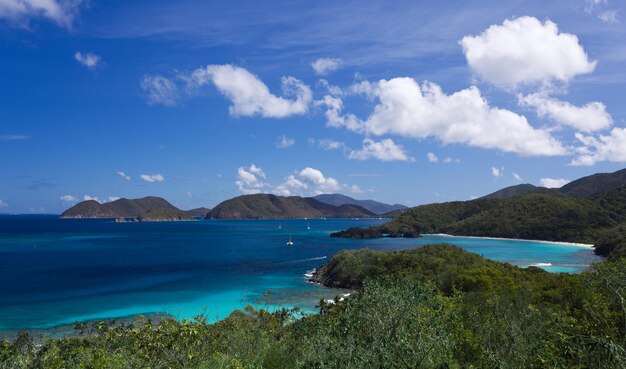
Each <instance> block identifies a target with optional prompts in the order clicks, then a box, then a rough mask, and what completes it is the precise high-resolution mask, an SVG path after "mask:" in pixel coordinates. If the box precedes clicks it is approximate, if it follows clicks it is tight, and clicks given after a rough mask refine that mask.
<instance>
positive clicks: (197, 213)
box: [185, 208, 211, 218]
mask: <svg viewBox="0 0 626 369" xmlns="http://www.w3.org/2000/svg"><path fill="white" fill-rule="evenodd" d="M209 211H211V209H209V208H196V209H191V210H186V211H185V213H187V214H188V215H189V216H192V217H203V218H204V217H205V216H206V215H207V213H208V212H209Z"/></svg>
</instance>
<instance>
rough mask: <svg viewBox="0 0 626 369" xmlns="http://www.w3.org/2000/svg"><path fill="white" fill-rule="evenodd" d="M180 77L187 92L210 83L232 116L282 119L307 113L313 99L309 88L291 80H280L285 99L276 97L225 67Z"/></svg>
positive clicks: (249, 76) (244, 74) (260, 83)
mask: <svg viewBox="0 0 626 369" xmlns="http://www.w3.org/2000/svg"><path fill="white" fill-rule="evenodd" d="M181 78H184V79H185V80H186V81H187V83H188V86H187V88H188V89H190V90H193V89H195V88H199V87H201V86H204V85H206V84H207V83H209V82H211V83H213V84H214V85H215V87H217V89H218V90H219V91H220V92H221V93H222V94H223V95H224V96H226V97H227V98H228V99H229V100H230V101H231V102H232V105H231V106H230V108H229V112H230V114H231V115H232V116H235V117H238V116H247V117H250V116H254V115H260V116H262V117H266V118H284V117H288V116H291V115H301V114H304V113H306V112H307V111H308V110H309V105H310V104H311V101H312V100H313V92H312V91H311V89H310V88H309V87H308V86H307V85H305V84H304V83H302V82H301V81H300V80H298V79H296V78H294V77H283V78H282V80H281V85H282V91H283V94H284V95H285V96H286V97H287V98H285V97H279V96H276V95H274V94H272V93H271V92H270V90H269V88H268V87H267V85H265V83H263V81H261V80H260V79H259V78H258V77H257V76H255V75H254V74H252V73H250V72H249V71H248V70H246V69H244V68H240V67H236V66H233V65H229V64H226V65H208V66H207V67H205V68H199V69H196V70H195V71H194V72H193V73H191V75H189V76H185V77H181ZM288 97H293V99H289V98H288Z"/></svg>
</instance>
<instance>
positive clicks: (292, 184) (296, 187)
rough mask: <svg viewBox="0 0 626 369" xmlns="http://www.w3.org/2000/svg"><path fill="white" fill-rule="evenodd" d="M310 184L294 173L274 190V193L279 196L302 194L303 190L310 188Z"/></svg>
mask: <svg viewBox="0 0 626 369" xmlns="http://www.w3.org/2000/svg"><path fill="white" fill-rule="evenodd" d="M308 187H309V186H308V185H307V184H306V183H304V182H302V181H301V180H299V179H298V178H296V177H295V176H294V175H290V176H287V177H286V178H285V181H284V182H283V183H281V184H280V185H278V186H276V188H275V189H274V190H273V191H272V193H274V194H276V195H279V196H295V195H302V194H303V192H304V191H305V190H306V189H308Z"/></svg>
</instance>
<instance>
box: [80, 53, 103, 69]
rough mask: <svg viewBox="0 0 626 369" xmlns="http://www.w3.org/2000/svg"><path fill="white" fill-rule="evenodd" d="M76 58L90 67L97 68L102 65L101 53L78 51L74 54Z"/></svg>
mask: <svg viewBox="0 0 626 369" xmlns="http://www.w3.org/2000/svg"><path fill="white" fill-rule="evenodd" d="M74 58H75V59H76V60H77V61H78V62H79V63H80V64H82V65H84V66H85V67H87V68H88V69H95V68H96V67H98V66H99V65H101V61H102V58H101V57H100V56H99V55H96V54H92V53H86V54H83V53H81V52H80V51H77V52H76V53H75V54H74Z"/></svg>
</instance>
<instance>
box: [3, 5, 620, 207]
mask: <svg viewBox="0 0 626 369" xmlns="http://www.w3.org/2000/svg"><path fill="white" fill-rule="evenodd" d="M267 3H270V4H267ZM625 22H626V5H625V4H624V2H622V1H616V0H579V1H578V0H577V1H551V2H545V1H509V2H506V4H502V2H491V1H471V2H468V1H464V2H461V1H443V2H436V3H434V2H426V1H394V2H365V1H341V2H338V1H316V2H296V1H272V2H258V1H228V2H219V1H213V2H206V1H199V0H180V1H159V0H153V1H133V2H128V1H106V2H105V1H98V0H91V1H81V0H67V1H65V0H45V1H34V0H4V1H0V55H1V57H0V86H2V87H1V88H0V176H1V177H2V180H0V212H7V213H30V212H35V213H40V212H50V213H58V212H60V211H62V210H63V209H65V208H67V207H69V206H70V205H72V204H74V203H76V202H77V201H80V200H83V199H86V198H97V199H98V200H100V201H110V200H111V199H114V198H117V197H128V198H134V197H141V196H146V195H156V196H163V197H165V198H167V199H168V200H170V201H171V202H172V203H173V204H175V205H177V206H179V207H181V208H184V209H188V208H193V207H199V206H207V207H212V206H215V205H216V204H217V203H219V202H221V201H223V200H225V199H227V198H230V197H233V196H237V195H240V194H242V193H255V192H271V193H276V194H282V195H305V196H307V195H314V194H316V193H321V192H341V193H345V194H347V195H350V196H353V197H356V198H374V199H377V200H380V201H385V202H389V203H403V204H406V205H417V204H422V203H430V202H439V201H449V200H466V199H470V198H472V197H475V196H482V195H484V194H487V193H490V192H492V191H495V190H497V189H499V188H502V187H505V186H509V185H514V184H519V183H532V184H535V185H546V186H559V185H562V184H564V183H566V182H567V181H568V180H573V179H576V178H579V177H582V176H585V175H589V174H593V173H597V172H610V171H615V170H618V169H621V168H623V167H625V166H626V165H625V163H626V121H625V119H626V104H624V99H625V97H624V96H625V94H624V92H625V91H626V88H625V87H626V68H624V67H625V65H626V42H625V41H624V40H626V26H625Z"/></svg>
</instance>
